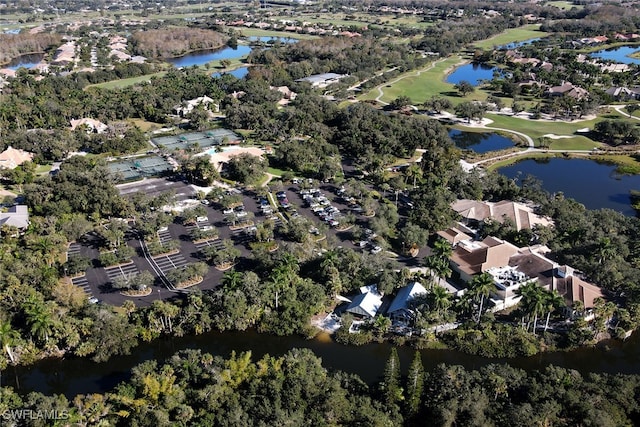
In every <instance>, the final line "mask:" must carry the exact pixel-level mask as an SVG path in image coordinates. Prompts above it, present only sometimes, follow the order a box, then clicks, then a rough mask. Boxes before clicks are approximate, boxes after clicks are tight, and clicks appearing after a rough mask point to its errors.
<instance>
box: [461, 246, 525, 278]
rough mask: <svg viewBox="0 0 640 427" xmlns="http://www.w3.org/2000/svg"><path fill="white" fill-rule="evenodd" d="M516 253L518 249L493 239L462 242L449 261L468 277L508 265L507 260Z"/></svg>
mask: <svg viewBox="0 0 640 427" xmlns="http://www.w3.org/2000/svg"><path fill="white" fill-rule="evenodd" d="M516 253H518V247H517V246H515V245H512V244H511V243H509V242H505V241H503V240H500V239H498V238H495V237H487V238H485V239H484V240H483V241H482V242H471V241H463V242H460V243H459V244H458V246H456V248H455V249H454V250H453V253H452V254H451V261H452V262H454V263H455V264H456V265H458V267H459V268H460V270H462V271H464V272H465V273H467V274H469V275H474V274H478V273H482V272H484V271H487V270H488V269H490V268H492V267H505V266H507V265H509V258H511V257H512V256H513V255H515V254H516Z"/></svg>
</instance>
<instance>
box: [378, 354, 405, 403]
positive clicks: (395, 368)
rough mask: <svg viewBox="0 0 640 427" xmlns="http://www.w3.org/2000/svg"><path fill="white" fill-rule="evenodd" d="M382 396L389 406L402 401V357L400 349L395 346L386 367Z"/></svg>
mask: <svg viewBox="0 0 640 427" xmlns="http://www.w3.org/2000/svg"><path fill="white" fill-rule="evenodd" d="M381 387H382V398H383V400H384V403H385V404H387V405H388V406H393V405H395V404H397V403H398V402H400V401H402V399H403V395H402V386H401V384H400V359H399V358H398V350H397V349H396V348H395V347H393V348H392V349H391V354H390V355H389V359H388V360H387V364H386V365H385V368H384V380H383V382H382V384H381Z"/></svg>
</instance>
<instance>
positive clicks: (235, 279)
mask: <svg viewBox="0 0 640 427" xmlns="http://www.w3.org/2000/svg"><path fill="white" fill-rule="evenodd" d="M242 277H243V276H242V273H240V272H239V271H235V270H234V271H227V272H226V273H224V275H223V276H222V281H221V283H222V286H224V288H225V289H227V290H235V289H238V288H239V287H240V285H241V284H242Z"/></svg>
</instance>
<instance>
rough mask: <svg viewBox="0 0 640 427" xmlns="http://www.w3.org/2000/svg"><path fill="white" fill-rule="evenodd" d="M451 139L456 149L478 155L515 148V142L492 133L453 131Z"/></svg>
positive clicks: (450, 133) (450, 135) (450, 134)
mask: <svg viewBox="0 0 640 427" xmlns="http://www.w3.org/2000/svg"><path fill="white" fill-rule="evenodd" d="M449 137H450V138H451V140H452V141H453V143H454V144H455V145H456V147H458V148H460V149H462V150H471V151H475V152H476V153H487V152H489V151H498V150H504V149H505V148H511V147H513V146H514V143H513V140H511V139H509V138H507V137H504V136H502V135H498V134H496V133H492V132H464V131H460V130H457V129H451V130H450V131H449Z"/></svg>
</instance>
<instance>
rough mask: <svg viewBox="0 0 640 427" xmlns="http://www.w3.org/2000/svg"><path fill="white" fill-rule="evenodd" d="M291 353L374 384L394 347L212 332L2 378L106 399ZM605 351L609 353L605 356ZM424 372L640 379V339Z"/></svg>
mask: <svg viewBox="0 0 640 427" xmlns="http://www.w3.org/2000/svg"><path fill="white" fill-rule="evenodd" d="M292 348H308V349H311V350H312V351H313V352H314V353H315V354H316V355H317V356H319V357H320V358H322V363H323V366H325V367H326V368H328V369H335V370H342V371H345V372H349V373H353V374H357V375H359V376H360V377H361V378H362V379H363V380H364V381H366V382H367V383H369V384H373V383H375V382H377V381H379V380H380V378H381V376H382V374H383V371H384V365H385V362H386V361H387V359H388V357H389V353H390V351H391V345H390V344H388V343H382V344H380V343H372V344H367V345H363V346H359V347H358V346H344V345H341V344H337V343H335V342H334V341H332V340H331V338H330V337H329V336H327V335H325V334H321V335H320V336H319V337H318V338H315V339H311V340H307V339H304V338H301V337H297V336H289V337H277V336H273V335H267V334H258V333H256V332H255V331H246V332H224V333H220V332H209V333H206V334H202V335H199V336H195V337H193V336H189V337H182V338H173V339H164V340H155V341H153V342H151V343H145V344H141V345H140V346H139V347H137V348H135V349H134V350H133V351H134V354H133V355H130V356H116V357H114V358H113V359H112V360H110V361H108V362H105V363H93V362H91V361H90V360H88V359H73V358H69V359H66V360H65V359H50V360H44V361H41V362H38V363H36V364H35V365H32V366H28V367H17V368H13V367H10V368H9V369H7V370H5V371H3V372H2V380H3V381H2V384H3V385H8V386H12V387H14V388H17V389H18V391H19V392H20V393H21V394H24V393H27V392H29V391H40V392H42V393H45V394H49V395H50V394H53V393H61V394H64V395H66V396H67V397H73V396H75V395H77V394H88V393H104V392H105V391H108V390H110V389H112V388H113V387H114V386H115V385H116V384H118V383H119V382H121V381H124V380H126V379H128V378H129V376H130V373H129V371H130V370H131V368H133V367H134V366H136V365H137V364H139V363H142V362H143V361H145V360H157V361H158V363H163V361H164V360H166V359H167V358H168V357H170V356H171V355H172V354H174V353H175V352H176V351H178V350H183V349H201V350H202V351H203V352H205V353H211V354H213V355H220V356H223V357H228V356H229V355H230V354H231V352H232V351H234V350H235V351H236V352H241V351H251V352H252V358H253V360H257V359H259V358H261V357H262V356H263V355H265V354H270V355H272V356H280V355H283V354H284V353H286V352H287V351H289V350H291V349H292ZM605 348H606V350H605ZM414 352H415V350H414V349H412V348H411V347H409V346H402V347H398V353H399V356H400V362H401V366H402V369H403V371H404V372H405V373H406V371H407V369H408V367H409V364H410V363H411V359H412V357H413V354H414ZM420 352H421V354H422V361H423V363H424V366H425V369H426V370H431V369H433V368H434V367H436V366H437V365H438V364H441V363H447V364H451V365H462V366H464V367H465V368H467V369H478V368H481V367H483V366H486V365H488V364H491V363H508V364H509V365H511V366H513V367H516V368H521V369H526V370H537V369H543V368H544V367H545V366H547V365H550V364H554V365H557V366H562V367H565V368H571V369H576V370H578V371H580V372H582V373H587V372H607V373H625V374H630V373H636V374H637V373H640V364H639V363H637V361H638V360H640V337H639V336H638V335H637V334H634V335H633V336H632V337H631V338H630V339H628V340H627V341H626V342H625V343H622V342H618V341H610V342H606V343H604V345H603V346H601V347H598V348H581V349H578V350H574V351H567V352H549V353H542V354H538V355H536V356H531V357H519V358H514V359H508V360H505V359H488V358H484V357H478V356H470V355H468V354H464V353H460V352H457V351H453V350H421V351H420Z"/></svg>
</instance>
